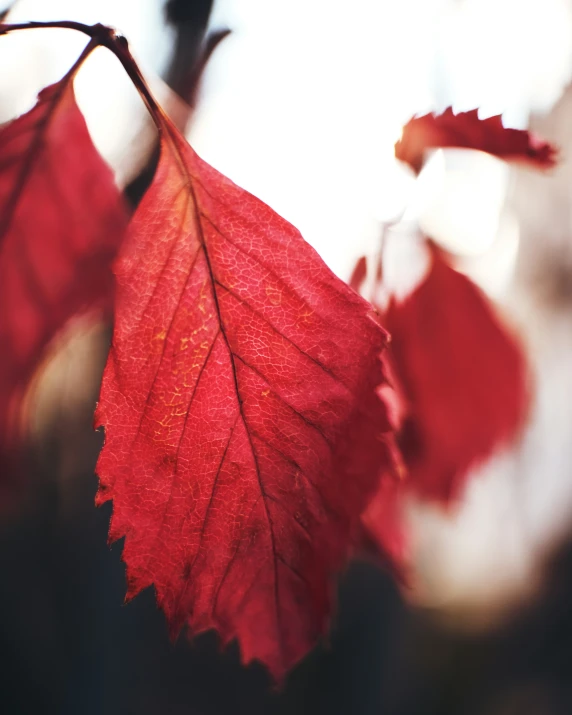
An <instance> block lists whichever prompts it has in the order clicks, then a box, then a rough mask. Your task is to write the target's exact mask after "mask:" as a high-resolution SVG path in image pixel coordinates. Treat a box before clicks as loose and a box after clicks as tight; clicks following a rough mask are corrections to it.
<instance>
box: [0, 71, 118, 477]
mask: <svg viewBox="0 0 572 715" xmlns="http://www.w3.org/2000/svg"><path fill="white" fill-rule="evenodd" d="M72 79H73V74H68V75H67V76H66V77H65V78H64V79H63V80H61V81H60V82H58V83H57V84H54V85H51V86H50V87H47V88H46V89H44V90H43V91H42V92H41V94H40V95H39V98H38V102H37V104H36V105H35V106H34V107H33V108H32V109H31V110H30V111H29V112H28V113H27V114H24V115H23V116H21V117H19V118H17V119H15V120H14V121H12V122H11V123H9V124H7V125H5V126H4V127H2V128H1V129H0V157H1V158H0V344H1V345H2V350H1V352H0V464H1V467H2V470H1V474H2V479H3V480H4V479H8V478H10V477H13V474H12V469H13V467H14V458H15V457H14V455H15V453H16V452H17V450H18V446H19V442H20V439H21V434H20V428H19V422H20V418H19V410H20V403H21V398H22V394H23V392H24V391H25V389H26V386H27V384H28V382H29V380H30V377H31V376H32V373H33V372H34V370H35V369H36V367H37V365H38V364H39V362H40V361H41V359H42V357H43V354H44V351H45V349H46V347H47V346H48V344H49V343H50V341H51V339H52V338H53V337H54V336H55V335H56V334H57V333H58V332H59V331H60V330H61V329H62V328H63V326H64V325H65V324H66V322H67V321H68V320H69V319H70V318H71V317H72V316H74V315H76V314H77V313H79V312H82V311H86V310H92V309H94V308H95V307H97V306H99V305H102V304H103V302H105V301H107V303H109V301H110V299H111V297H112V278H113V276H112V273H111V270H110V262H111V259H112V258H113V257H114V255H115V252H116V249H117V246H118V244H119V242H120V240H121V238H122V237H123V235H124V232H125V229H126V225H127V216H126V212H125V209H124V207H123V204H122V201H121V197H120V195H119V192H118V190H117V189H116V187H115V185H114V182H113V175H112V173H111V170H110V169H109V167H108V166H107V165H106V164H105V163H104V161H103V159H101V157H100V156H99V154H98V153H97V151H96V149H95V147H94V146H93V143H92V141H91V139H90V136H89V133H88V130H87V127H86V124H85V121H84V119H83V117H82V115H81V113H80V111H79V109H78V107H77V105H76V102H75V99H74V93H73V87H72Z"/></svg>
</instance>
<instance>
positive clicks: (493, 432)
mask: <svg viewBox="0 0 572 715" xmlns="http://www.w3.org/2000/svg"><path fill="white" fill-rule="evenodd" d="M429 247H430V249H431V261H432V265H431V269H430V271H429V273H428V275H427V276H426V278H425V279H424V280H423V281H422V282H421V283H420V284H419V285H418V287H417V288H416V289H415V290H414V291H413V292H412V293H411V294H410V295H409V296H407V297H406V298H405V299H404V300H403V301H397V300H395V299H392V300H391V302H390V303H389V306H388V307H387V309H386V310H385V311H384V313H383V320H384V325H386V326H387V329H388V330H389V332H390V335H391V343H390V348H389V350H388V352H387V353H386V354H385V357H384V364H385V370H386V373H387V374H388V377H389V382H390V383H391V384H393V385H394V387H395V388H396V389H395V390H394V393H393V394H394V398H395V404H394V405H393V407H392V410H391V415H393V417H392V419H393V421H394V423H395V426H396V429H397V431H398V445H399V447H400V451H401V455H402V458H403V466H404V470H405V472H406V473H407V479H405V480H403V481H402V482H401V483H397V484H395V483H394V484H390V483H382V484H381V485H380V488H379V490H378V494H377V495H376V497H374V498H373V499H372V500H371V502H370V504H369V505H368V508H367V510H366V511H365V512H364V515H363V521H364V525H365V526H366V528H367V529H368V531H369V534H370V536H371V537H372V538H373V539H375V540H376V541H377V543H378V545H379V546H380V549H381V551H382V554H383V555H384V557H386V558H389V560H390V562H392V563H393V564H397V566H398V567H399V566H401V567H402V569H404V570H405V571H407V561H408V557H409V553H408V551H409V544H408V535H407V530H406V528H405V526H404V524H403V514H402V510H403V499H404V497H405V495H406V494H412V495H415V496H416V497H417V498H418V499H421V500H425V501H434V502H436V503H441V504H445V505H446V504H449V503H451V502H453V501H454V500H456V499H458V498H459V496H460V494H461V492H462V489H463V487H464V485H465V481H466V478H467V475H468V473H469V470H470V469H471V467H474V466H476V465H477V464H478V463H479V462H482V461H483V460H485V459H486V458H488V457H489V456H490V455H491V454H492V452H493V451H494V450H495V449H499V448H501V447H502V446H503V445H506V444H509V443H510V442H511V441H512V440H514V439H515V437H516V435H517V434H518V431H519V429H520V428H521V427H522V425H523V423H524V419H525V417H526V414H527V407H528V401H529V390H528V380H527V378H528V374H527V366H526V361H525V358H524V354H523V352H522V350H521V348H520V346H519V345H518V343H517V341H516V340H515V338H514V337H513V336H512V335H511V334H510V333H509V332H508V330H507V329H506V327H504V326H503V325H502V324H501V322H500V320H499V318H498V317H497V316H496V315H495V313H494V311H493V308H492V306H491V305H490V304H489V302H488V300H487V299H486V298H485V296H484V295H483V294H482V293H481V291H480V290H479V289H478V288H477V287H476V286H475V285H474V284H473V283H472V282H471V281H470V280H469V279H468V278H467V277H466V276H464V275H463V274H461V273H459V272H457V271H456V270H454V269H453V268H452V267H451V266H450V265H449V264H448V262H447V261H446V259H445V257H444V256H443V254H442V253H441V252H440V251H439V250H438V249H437V248H436V247H435V246H434V245H432V244H430V243H429ZM405 578H407V576H405Z"/></svg>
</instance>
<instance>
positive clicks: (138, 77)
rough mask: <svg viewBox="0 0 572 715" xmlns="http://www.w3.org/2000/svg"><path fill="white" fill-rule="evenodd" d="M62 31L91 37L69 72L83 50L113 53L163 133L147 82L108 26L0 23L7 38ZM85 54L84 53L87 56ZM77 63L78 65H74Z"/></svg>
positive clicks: (0, 30) (123, 40) (122, 41)
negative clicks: (102, 49) (28, 32)
mask: <svg viewBox="0 0 572 715" xmlns="http://www.w3.org/2000/svg"><path fill="white" fill-rule="evenodd" d="M56 28H57V29H64V30H75V31H76V32H82V33H83V34H84V35H87V36H88V37H90V38H91V40H92V42H90V43H89V45H88V46H87V48H86V50H85V51H84V52H83V53H82V55H81V57H80V60H81V61H80V60H78V62H77V63H76V64H75V65H74V68H72V72H73V73H74V74H75V71H77V69H78V68H79V66H80V65H81V63H82V62H83V61H84V60H85V58H86V56H87V55H86V54H85V53H86V51H87V50H88V49H89V52H91V51H92V50H93V49H94V48H95V47H97V46H101V47H106V48H107V49H108V50H110V51H111V52H113V54H114V55H115V56H116V57H117V59H118V60H119V62H120V63H121V65H122V66H123V69H124V70H125V71H126V72H127V74H128V76H129V78H130V79H131V81H132V82H133V84H134V85H135V87H136V89H137V91H138V92H139V94H140V96H141V98H142V99H143V101H144V102H145V105H146V106H147V109H148V110H149V113H150V114H151V116H152V118H153V121H154V123H155V126H156V127H157V129H158V131H159V133H160V134H162V133H163V129H164V126H165V125H164V122H165V119H166V118H167V117H166V115H165V113H164V111H163V110H162V109H161V107H160V106H159V104H158V103H157V101H156V100H155V98H154V97H153V95H152V93H151V90H150V89H149V86H148V85H147V82H146V81H145V79H144V77H143V74H142V73H141V70H140V69H139V66H138V65H137V63H136V62H135V60H134V58H133V55H132V54H131V52H130V50H129V44H128V42H127V39H126V38H125V37H124V36H123V35H121V34H120V33H118V32H117V31H116V30H114V29H113V28H112V27H107V26H106V25H102V24H101V23H97V24H96V25H85V24H83V23H81V22H75V21H72V20H55V21H49V22H23V23H14V24H9V23H0V36H2V35H7V34H9V33H11V32H16V31H19V30H45V29H56ZM89 52H88V54H89ZM78 63H79V64H78Z"/></svg>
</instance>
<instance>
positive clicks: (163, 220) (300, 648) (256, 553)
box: [96, 118, 390, 679]
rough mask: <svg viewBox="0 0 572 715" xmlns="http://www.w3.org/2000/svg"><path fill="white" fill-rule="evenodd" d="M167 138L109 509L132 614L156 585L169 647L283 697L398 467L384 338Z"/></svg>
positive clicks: (111, 404) (135, 263)
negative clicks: (219, 653) (337, 577)
mask: <svg viewBox="0 0 572 715" xmlns="http://www.w3.org/2000/svg"><path fill="white" fill-rule="evenodd" d="M161 134H162V148H161V158H160V163H159V166H158V170H157V174H156V176H155V179H154V181H153V184H152V185H151V187H150V189H149V191H148V192H147V193H146V195H145V196H144V198H143V201H142V203H141V205H140V206H139V208H138V210H137V212H136V214H135V216H134V219H133V224H132V227H131V231H130V235H129V238H128V239H127V241H126V243H125V245H124V247H123V249H122V253H121V256H120V260H119V262H118V264H117V267H116V274H117V283H118V286H117V302H116V322H115V332H114V337H113V344H112V349H111V352H110V356H109V360H108V363H107V366H106V369H105V373H104V378H103V385H102V390H101V398H100V403H99V406H98V409H97V413H96V423H97V425H98V426H101V425H103V426H104V427H105V446H104V448H103V451H102V453H101V456H100V459H99V462H98V465H97V472H98V474H99V477H100V490H99V494H98V498H97V500H98V503H102V502H104V501H106V500H108V499H113V518H112V523H111V528H110V539H111V540H114V539H117V538H120V537H122V536H125V546H124V551H123V558H124V561H125V563H126V566H127V579H128V598H131V597H132V596H134V595H135V594H136V593H138V592H139V591H140V590H141V589H143V588H145V587H147V586H149V585H151V584H154V586H155V590H156V593H157V600H158V603H159V604H160V605H161V607H162V608H163V610H164V611H165V613H166V615H167V619H168V621H169V624H170V628H171V631H172V633H173V634H176V633H177V632H178V631H179V630H180V628H181V627H182V626H183V625H184V624H187V625H188V626H189V628H190V631H191V632H192V633H197V632H199V631H201V630H204V629H207V628H216V629H217V630H218V632H219V634H220V636H221V638H222V641H223V642H227V641H228V640H230V639H232V638H235V637H236V638H238V641H239V643H240V647H241V651H242V656H243V659H244V661H245V662H248V661H250V660H251V659H258V660H260V661H262V662H263V663H265V664H266V665H267V667H268V668H269V670H270V671H271V673H272V674H273V675H274V677H275V678H277V679H280V678H281V677H282V676H283V674H284V672H285V671H286V670H287V669H288V668H289V667H290V666H291V665H292V664H293V663H295V662H296V661H297V660H299V659H300V658H301V657H302V656H303V655H304V654H305V653H306V652H307V651H308V650H309V649H310V648H311V647H312V646H313V645H314V643H315V642H316V639H317V638H318V636H319V635H320V633H321V632H322V631H323V630H324V628H325V626H326V624H327V621H328V616H329V612H330V590H331V586H332V578H333V576H334V574H335V572H336V570H337V569H339V568H340V566H341V564H342V563H343V559H344V556H345V554H346V551H347V548H348V544H349V540H350V532H351V530H352V528H353V526H355V525H356V523H357V522H358V520H359V515H360V513H361V512H362V511H363V509H364V507H365V504H366V502H367V499H368V498H369V496H370V495H371V494H372V493H373V491H374V490H375V489H376V485H377V482H378V479H377V477H378V474H379V471H380V469H382V468H383V467H384V465H386V464H387V463H388V461H389V459H390V458H389V456H388V454H389V450H388V446H387V445H388V434H387V433H388V430H389V423H388V417H387V414H386V409H385V406H384V403H383V402H382V401H381V400H380V399H379V397H378V396H377V394H376V393H375V388H376V386H377V385H378V384H379V383H381V381H382V374H381V368H380V362H379V355H380V353H381V351H382V349H383V347H384V345H385V342H386V333H385V332H384V330H383V329H382V328H381V327H380V326H379V325H378V324H377V322H376V321H375V320H374V319H373V318H372V315H371V311H370V308H371V307H370V306H369V305H368V304H367V303H366V302H365V301H363V300H362V299H361V298H360V297H359V296H357V295H356V294H355V293H354V291H352V290H351V289H350V288H348V287H347V286H346V285H345V284H344V283H343V282H342V281H340V280H338V279H337V278H336V277H335V276H334V275H333V274H332V273H331V272H330V271H329V270H328V268H327V267H326V266H325V265H324V263H323V262H322V261H321V259H320V258H319V256H318V255H317V254H316V253H315V251H314V250H313V249H312V248H311V247H310V246H309V245H308V244H307V243H305V242H304V240H303V239H302V237H301V236H300V234H299V233H298V231H297V230H296V229H294V228H293V227H292V226H291V225H290V224H288V223H287V222H286V221H285V220H283V219H282V218H280V217H279V216H278V215H277V214H275V213H274V212H273V211H272V210H271V209H270V208H269V207H268V206H266V205H264V204H263V203H262V202H261V201H259V200H258V199H256V198H255V197H253V196H252V195H250V194H248V193H247V192H245V191H243V190H242V189H240V188H238V187H237V186H235V185H234V184H233V183H232V182H231V181H230V180H228V179H227V178H225V177H223V176H222V175H221V174H219V173H218V172H217V171H215V170H214V169H213V168H211V167H210V166H208V165H207V164H205V163H204V162H203V161H202V160H201V159H199V157H198V156H197V155H196V154H195V153H194V152H193V150H192V149H191V148H190V147H189V145H188V144H187V143H186V141H185V140H184V139H183V138H182V137H181V135H180V134H179V133H178V132H177V130H176V129H175V128H174V127H173V126H172V125H171V124H170V123H169V122H168V121H167V120H166V119H165V118H161Z"/></svg>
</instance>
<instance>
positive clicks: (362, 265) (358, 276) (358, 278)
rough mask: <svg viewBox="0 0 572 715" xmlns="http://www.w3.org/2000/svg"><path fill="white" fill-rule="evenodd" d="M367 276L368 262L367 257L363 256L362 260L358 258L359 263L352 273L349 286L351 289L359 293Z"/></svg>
mask: <svg viewBox="0 0 572 715" xmlns="http://www.w3.org/2000/svg"><path fill="white" fill-rule="evenodd" d="M366 276H367V261H366V257H365V256H362V257H361V258H358V260H357V263H356V264H355V267H354V269H353V271H352V274H351V276H350V279H349V281H348V285H349V286H350V288H353V289H354V290H355V291H356V293H359V291H360V288H361V287H362V285H363V282H364V281H365V279H366Z"/></svg>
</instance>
